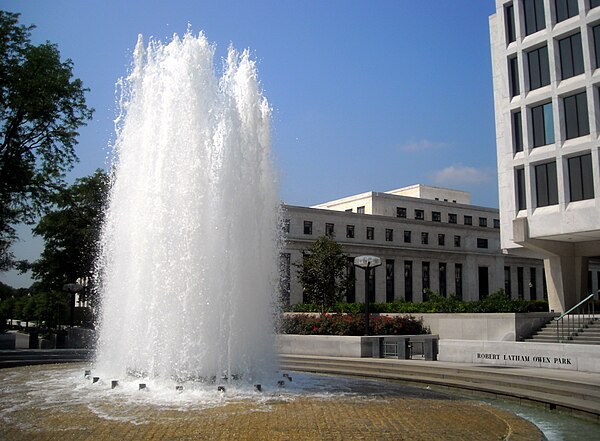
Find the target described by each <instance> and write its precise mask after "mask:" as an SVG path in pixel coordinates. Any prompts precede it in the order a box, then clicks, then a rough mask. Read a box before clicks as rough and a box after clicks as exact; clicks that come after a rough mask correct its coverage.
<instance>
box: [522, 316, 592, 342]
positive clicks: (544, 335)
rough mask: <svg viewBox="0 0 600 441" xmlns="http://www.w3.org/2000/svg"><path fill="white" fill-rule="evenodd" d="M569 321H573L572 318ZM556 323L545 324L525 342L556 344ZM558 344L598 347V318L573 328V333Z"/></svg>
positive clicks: (573, 318) (553, 321)
mask: <svg viewBox="0 0 600 441" xmlns="http://www.w3.org/2000/svg"><path fill="white" fill-rule="evenodd" d="M571 320H573V321H574V320H575V317H572V318H571ZM557 326H558V324H557V322H556V321H555V320H552V321H551V322H549V323H546V324H545V325H544V326H543V327H542V328H540V330H538V331H537V332H535V333H533V334H532V335H531V337H530V338H526V339H525V341H528V342H533V343H558V342H559V341H558V340H559V338H558V332H557ZM560 343H572V344H582V345H600V318H599V317H598V316H593V317H592V318H590V319H589V320H586V321H584V322H582V323H581V325H580V326H576V327H575V328H574V332H573V333H570V335H569V336H565V337H563V338H561V339H560Z"/></svg>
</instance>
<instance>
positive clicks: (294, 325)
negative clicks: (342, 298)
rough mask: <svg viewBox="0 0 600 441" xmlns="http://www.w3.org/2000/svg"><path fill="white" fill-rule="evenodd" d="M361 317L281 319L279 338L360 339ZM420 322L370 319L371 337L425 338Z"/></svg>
mask: <svg viewBox="0 0 600 441" xmlns="http://www.w3.org/2000/svg"><path fill="white" fill-rule="evenodd" d="M364 332H365V319H364V314H320V315H314V314H310V315H309V314H293V315H284V316H283V317H282V318H281V323H280V333H281V334H300V335H363V334H364ZM428 333H429V332H428V330H427V329H426V328H425V327H424V326H423V321H422V320H418V319H416V318H414V317H411V316H403V317H384V316H381V317H380V316H370V317H369V334H370V335H417V334H428Z"/></svg>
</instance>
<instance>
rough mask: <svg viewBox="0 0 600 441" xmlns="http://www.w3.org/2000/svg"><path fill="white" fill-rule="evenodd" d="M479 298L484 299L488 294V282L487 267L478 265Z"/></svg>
mask: <svg viewBox="0 0 600 441" xmlns="http://www.w3.org/2000/svg"><path fill="white" fill-rule="evenodd" d="M478 276H479V277H478V279H479V280H478V281H479V300H483V299H485V298H486V297H487V296H488V295H489V294H490V283H489V279H488V267H487V266H480V267H479V269H478Z"/></svg>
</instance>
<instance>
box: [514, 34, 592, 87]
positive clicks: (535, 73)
mask: <svg viewBox="0 0 600 441" xmlns="http://www.w3.org/2000/svg"><path fill="white" fill-rule="evenodd" d="M591 33H592V38H593V42H594V62H595V64H594V66H590V68H599V67H600V25H597V26H594V27H592V32H591ZM556 47H557V49H558V56H559V63H558V64H557V66H559V67H560V71H559V72H557V75H556V76H557V78H558V79H560V80H566V79H568V78H572V77H574V76H577V75H581V74H583V72H584V71H585V64H584V56H583V46H582V42H581V33H580V32H578V33H576V34H572V35H569V36H568V37H564V38H561V39H558V40H557V46H556ZM525 55H526V57H525V59H526V61H527V75H526V76H525V79H526V80H527V90H528V91H532V90H536V89H539V88H541V87H544V86H547V85H549V84H550V62H549V56H548V46H547V45H544V46H541V47H537V48H535V49H532V50H530V51H527V52H526V53H525ZM508 82H509V90H510V97H511V98H513V97H515V96H517V95H519V94H520V93H521V86H520V81H519V60H518V58H517V56H516V55H515V56H511V57H510V58H509V59H508Z"/></svg>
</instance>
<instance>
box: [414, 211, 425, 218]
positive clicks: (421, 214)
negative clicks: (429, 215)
mask: <svg viewBox="0 0 600 441" xmlns="http://www.w3.org/2000/svg"><path fill="white" fill-rule="evenodd" d="M415 219H418V220H423V219H425V212H424V211H423V210H418V209H415Z"/></svg>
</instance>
